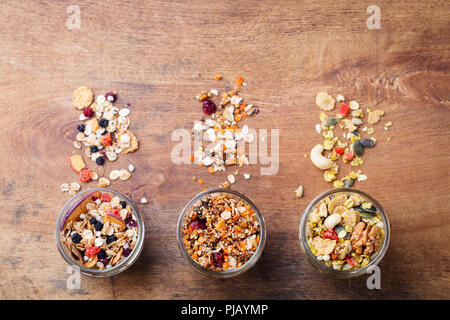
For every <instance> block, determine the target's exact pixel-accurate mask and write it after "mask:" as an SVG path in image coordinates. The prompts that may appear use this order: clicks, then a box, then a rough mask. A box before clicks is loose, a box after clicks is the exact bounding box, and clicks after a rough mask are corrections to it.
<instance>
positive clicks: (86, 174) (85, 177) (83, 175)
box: [78, 168, 92, 182]
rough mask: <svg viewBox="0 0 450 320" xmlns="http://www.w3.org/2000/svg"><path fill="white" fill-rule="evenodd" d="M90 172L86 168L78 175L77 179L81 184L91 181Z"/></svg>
mask: <svg viewBox="0 0 450 320" xmlns="http://www.w3.org/2000/svg"><path fill="white" fill-rule="evenodd" d="M91 176H92V172H91V170H89V169H88V168H84V169H83V170H81V171H80V172H79V173H78V177H79V178H80V181H81V182H88V181H89V180H91Z"/></svg>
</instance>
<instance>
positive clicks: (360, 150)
mask: <svg viewBox="0 0 450 320" xmlns="http://www.w3.org/2000/svg"><path fill="white" fill-rule="evenodd" d="M353 151H354V152H355V154H356V155H357V156H359V157H361V156H362V155H363V153H364V146H363V145H362V144H361V143H359V141H355V142H354V143H353Z"/></svg>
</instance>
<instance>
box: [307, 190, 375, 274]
mask: <svg viewBox="0 0 450 320" xmlns="http://www.w3.org/2000/svg"><path fill="white" fill-rule="evenodd" d="M383 239H384V223H383V220H382V217H381V215H380V213H379V212H378V210H377V209H376V207H375V206H373V204H372V203H371V202H369V201H368V200H366V199H365V198H363V197H362V196H360V195H359V194H356V193H350V192H349V193H348V192H338V193H334V194H331V195H329V196H327V197H326V198H324V199H322V200H321V201H320V202H319V203H318V204H317V205H316V206H315V207H314V209H313V210H312V212H311V213H310V215H309V216H308V220H307V240H308V244H309V247H310V249H311V251H312V253H313V254H314V255H315V256H316V258H317V260H319V261H321V262H322V263H323V264H325V265H326V266H328V267H330V268H333V269H334V270H341V271H348V270H355V269H359V268H362V267H364V266H366V265H367V264H369V262H370V261H371V260H372V258H373V257H374V255H376V254H377V253H378V251H379V249H380V248H381V246H382V243H383Z"/></svg>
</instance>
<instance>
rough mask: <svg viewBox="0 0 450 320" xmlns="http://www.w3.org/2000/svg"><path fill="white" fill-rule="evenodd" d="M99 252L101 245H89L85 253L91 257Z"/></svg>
mask: <svg viewBox="0 0 450 320" xmlns="http://www.w3.org/2000/svg"><path fill="white" fill-rule="evenodd" d="M99 252H100V248H99V247H95V246H89V247H87V248H86V251H85V252H84V255H85V256H87V257H89V258H92V257H94V256H95V255H96V254H97V253H99Z"/></svg>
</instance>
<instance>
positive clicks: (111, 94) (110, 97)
mask: <svg viewBox="0 0 450 320" xmlns="http://www.w3.org/2000/svg"><path fill="white" fill-rule="evenodd" d="M105 98H106V99H107V100H108V101H110V102H114V101H116V98H117V95H116V94H115V93H114V92H112V91H110V92H107V93H106V94H105Z"/></svg>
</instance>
